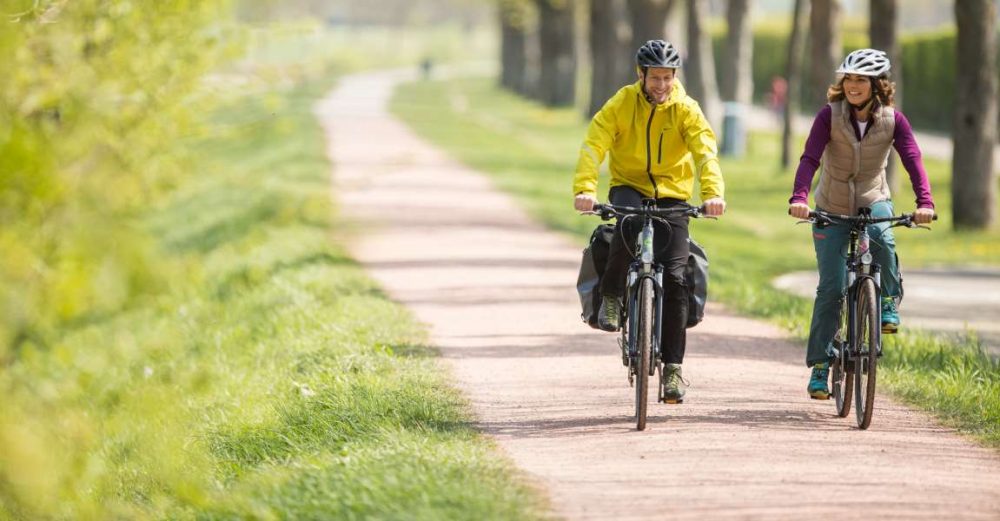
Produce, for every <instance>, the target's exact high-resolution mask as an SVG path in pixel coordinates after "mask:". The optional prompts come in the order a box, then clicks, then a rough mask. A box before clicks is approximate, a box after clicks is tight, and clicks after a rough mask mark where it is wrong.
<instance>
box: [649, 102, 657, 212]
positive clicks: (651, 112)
mask: <svg viewBox="0 0 1000 521" xmlns="http://www.w3.org/2000/svg"><path fill="white" fill-rule="evenodd" d="M655 114H656V105H653V104H652V103H650V104H649V121H647V122H646V175H648V176H649V182H650V184H652V185H653V199H659V198H660V192H659V191H658V190H657V189H656V180H655V179H653V164H652V163H653V146H652V145H653V144H652V142H651V141H652V140H651V139H650V136H649V131H650V129H652V128H653V116H654V115H655Z"/></svg>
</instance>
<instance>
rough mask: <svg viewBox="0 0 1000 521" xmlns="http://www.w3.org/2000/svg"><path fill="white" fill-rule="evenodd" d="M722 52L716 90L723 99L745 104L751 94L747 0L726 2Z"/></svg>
mask: <svg viewBox="0 0 1000 521" xmlns="http://www.w3.org/2000/svg"><path fill="white" fill-rule="evenodd" d="M726 23H727V25H728V28H729V32H728V34H727V36H726V52H725V53H724V54H723V56H722V60H721V63H722V74H721V78H720V80H721V81H720V93H721V95H722V99H723V100H725V101H738V102H740V103H742V104H745V105H749V104H750V102H751V100H752V98H753V67H752V65H753V31H752V30H751V28H750V0H729V2H728V3H727V6H726Z"/></svg>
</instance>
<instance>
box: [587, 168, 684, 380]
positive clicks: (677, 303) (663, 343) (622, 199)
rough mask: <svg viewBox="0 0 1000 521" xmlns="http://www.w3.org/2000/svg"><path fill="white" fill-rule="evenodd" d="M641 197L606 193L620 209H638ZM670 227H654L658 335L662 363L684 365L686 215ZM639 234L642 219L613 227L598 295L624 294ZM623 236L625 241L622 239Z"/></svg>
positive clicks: (673, 202) (661, 203)
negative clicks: (659, 275)
mask: <svg viewBox="0 0 1000 521" xmlns="http://www.w3.org/2000/svg"><path fill="white" fill-rule="evenodd" d="M642 199H643V195H642V194H641V193H639V191H637V190H636V189H634V188H631V187H628V186H615V187H613V188H611V191H610V192H609V193H608V200H609V201H610V202H611V204H615V205H621V206H636V207H638V206H641V205H642ZM683 204H686V202H685V201H681V200H680V199H669V198H662V199H657V200H656V206H657V207H659V208H671V207H674V206H679V205H683ZM666 219H667V222H669V223H670V227H669V228H667V226H666V225H664V224H662V223H656V224H655V225H654V234H653V250H654V251H655V252H656V261H657V262H659V263H660V264H662V265H663V290H664V300H663V317H662V320H661V322H662V325H661V332H660V352H661V354H662V358H663V362H664V363H667V364H679V363H682V362H683V361H684V348H685V345H686V343H687V331H686V329H685V325H686V324H687V316H688V291H687V284H686V282H685V279H684V269H685V267H686V266H687V260H688V254H689V252H690V246H689V243H688V220H689V219H690V218H689V217H688V216H686V215H676V216H671V217H668V218H666ZM640 231H642V217H639V216H636V217H631V218H629V219H628V220H627V221H626V225H625V226H622V219H619V220H618V222H617V223H616V225H615V236H614V239H612V240H611V250H610V251H609V253H608V264H607V266H606V267H605V269H604V277H602V279H601V294H602V295H605V296H609V297H617V298H622V296H624V294H625V282H626V281H625V275H626V273H627V272H628V265H629V264H630V263H631V262H632V260H633V258H634V255H635V254H634V252H633V248H634V246H635V239H636V237H637V236H638V235H639V232H640ZM623 235H624V237H623Z"/></svg>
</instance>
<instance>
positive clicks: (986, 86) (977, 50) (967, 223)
mask: <svg viewBox="0 0 1000 521" xmlns="http://www.w3.org/2000/svg"><path fill="white" fill-rule="evenodd" d="M996 20H997V12H996V6H995V4H994V3H993V0H956V1H955V21H956V23H957V24H958V41H957V42H956V50H957V54H958V55H957V57H956V60H957V61H956V77H955V130H954V131H953V132H952V139H953V140H954V145H955V146H954V154H953V156H952V160H951V165H952V167H951V172H952V174H951V176H952V177H951V190H952V194H953V198H954V200H953V201H952V217H953V218H954V220H955V228H986V227H989V226H990V225H992V224H993V223H994V222H995V221H996V217H997V183H996V174H995V173H994V170H993V167H994V166H993V147H994V144H995V143H996V141H997V65H996V63H997V41H996V34H997V33H996V30H997V27H996Z"/></svg>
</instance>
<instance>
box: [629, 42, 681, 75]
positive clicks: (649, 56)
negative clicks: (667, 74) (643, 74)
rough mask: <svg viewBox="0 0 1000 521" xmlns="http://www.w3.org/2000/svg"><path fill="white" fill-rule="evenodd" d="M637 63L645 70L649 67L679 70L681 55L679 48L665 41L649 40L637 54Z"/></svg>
mask: <svg viewBox="0 0 1000 521" xmlns="http://www.w3.org/2000/svg"><path fill="white" fill-rule="evenodd" d="M635 63H636V65H638V66H639V67H642V68H643V70H645V69H647V68H649V67H661V68H667V69H679V68H680V67H681V53H679V52H677V48H676V47H674V46H673V45H671V44H670V42H666V41H663V40H649V41H648V42H646V43H644V44H643V45H642V47H639V50H638V51H637V52H636V53H635Z"/></svg>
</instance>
